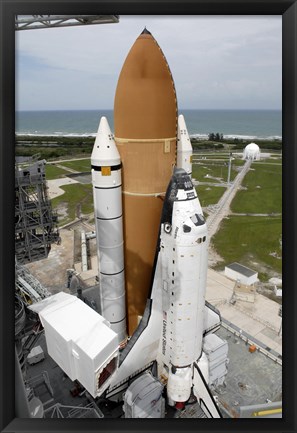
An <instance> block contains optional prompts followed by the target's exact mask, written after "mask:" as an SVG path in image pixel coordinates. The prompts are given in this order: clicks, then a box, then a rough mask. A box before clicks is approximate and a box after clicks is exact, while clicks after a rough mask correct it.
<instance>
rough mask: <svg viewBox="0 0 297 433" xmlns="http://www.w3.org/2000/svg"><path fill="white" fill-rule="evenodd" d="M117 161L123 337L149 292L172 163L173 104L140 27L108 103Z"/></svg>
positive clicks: (163, 65) (167, 75)
mask: <svg viewBox="0 0 297 433" xmlns="http://www.w3.org/2000/svg"><path fill="white" fill-rule="evenodd" d="M114 131H115V142H116V145H117V148H118V150H119V153H120V157H121V162H122V179H123V185H122V191H123V222H124V254H125V283H126V303H127V321H128V333H129V335H131V334H132V333H133V332H134V330H135V329H136V327H137V324H138V322H139V318H140V317H141V316H142V315H143V312H144V309H145V305H146V300H147V296H148V292H149V288H150V282H151V276H152V269H153V262H154V256H155V251H156V246H157V240H158V232H159V225H160V216H161V211H162V204H163V197H164V195H165V191H166V188H167V185H168V182H169V180H170V178H171V176H172V171H173V167H174V165H175V164H176V142H177V101H176V93H175V87H174V82H173V79H172V75H171V72H170V69H169V66H168V64H167V61H166V59H165V56H164V54H163V52H162V50H161V48H160V47H159V45H158V43H157V41H156V40H155V39H154V37H153V36H152V35H151V33H150V32H149V31H147V30H146V29H144V31H143V32H142V33H141V35H140V36H139V37H138V38H137V39H136V41H135V43H134V45H133V46H132V48H131V50H130V52H129V53H128V56H127V58H126V60H125V63H124V65H123V68H122V71H121V73H120V77H119V80H118V84H117V89H116V94H115V101H114Z"/></svg>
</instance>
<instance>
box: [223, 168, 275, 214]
mask: <svg viewBox="0 0 297 433" xmlns="http://www.w3.org/2000/svg"><path fill="white" fill-rule="evenodd" d="M251 168H252V169H251V170H250V171H249V172H248V173H247V175H246V176H245V178H244V180H243V182H242V186H244V187H246V188H247V190H241V191H239V192H238V193H237V194H236V196H235V198H234V200H233V201H232V203H231V210H232V212H244V213H273V212H274V213H279V212H281V211H282V166H281V165H265V164H258V163H256V164H252V166H251Z"/></svg>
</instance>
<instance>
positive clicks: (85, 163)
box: [59, 159, 91, 173]
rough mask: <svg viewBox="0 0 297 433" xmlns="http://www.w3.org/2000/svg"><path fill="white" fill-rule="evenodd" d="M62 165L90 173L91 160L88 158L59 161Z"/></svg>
mask: <svg viewBox="0 0 297 433" xmlns="http://www.w3.org/2000/svg"><path fill="white" fill-rule="evenodd" d="M59 164H60V165H62V166H64V167H69V168H72V169H73V170H76V171H80V172H85V171H89V172H90V173H91V160H90V159H81V160H78V161H65V162H63V161H61V162H60V163H59Z"/></svg>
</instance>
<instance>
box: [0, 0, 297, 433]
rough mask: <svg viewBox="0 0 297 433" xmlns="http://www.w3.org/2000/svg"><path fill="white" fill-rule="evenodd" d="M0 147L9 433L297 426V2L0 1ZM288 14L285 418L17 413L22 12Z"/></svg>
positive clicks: (4, 407) (3, 417)
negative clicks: (17, 37) (17, 21)
mask: <svg viewBox="0 0 297 433" xmlns="http://www.w3.org/2000/svg"><path fill="white" fill-rule="evenodd" d="M0 5H1V8H0V13H1V16H0V18H1V23H0V31H1V51H0V52H1V63H0V64H1V92H0V95H1V104H0V110H1V124H0V125H1V127H0V131H1V146H0V149H1V150H0V151H1V155H0V173H1V177H0V179H1V181H0V187H1V189H0V197H1V210H0V228H1V237H0V248H1V251H0V278H1V289H0V293H1V302H0V308H1V311H0V318H1V355H0V362H1V363H0V375H1V376H0V377H1V379H0V380H1V381H0V389H1V391H0V392H1V397H2V398H1V407H0V426H1V431H3V432H7V433H8V432H18V431H20V432H34V431H36V432H37V431H38V432H60V431H61V432H64V431H69V432H75V431H82V432H91V431H102V432H103V431H104V432H105V431H114V432H116V431H139V430H141V431H156V432H158V431H163V432H164V431H171V432H174V431H178V430H181V431H185V430H193V431H199V432H204V431H205V432H206V431H213V432H224V431H235V432H238V431H243V432H250V431H253V433H256V432H262V431H268V432H275V431H281V432H283V433H284V432H295V431H296V430H297V423H296V409H295V408H296V407H297V404H296V314H295V311H297V305H296V283H297V281H296V264H297V260H296V244H297V238H296V225H297V224H296V222H297V215H296V202H297V200H296V198H297V190H296V183H297V174H296V173H297V164H296V163H297V155H296V154H297V150H296V149H297V137H296V129H297V107H296V105H297V83H296V77H297V60H296V57H297V4H296V1H291V0H242V1H241V0H229V1H225V0H201V1H199V0H196V1H184V2H183V1H182V0H179V1H172V0H171V1H164V0H163V1H159V2H155V1H141V0H139V1H130V2H128V1H112V0H109V1H98V0H94V1H82V0H77V1H75V0H69V1H66V0H62V1H59V0H56V1H55V0H52V1H27V0H25V1H14V0H0ZM98 11H100V13H102V14H119V15H121V14H129V15H133V14H135V15H136V14H137V15H145V14H149V15H153V14H161V15H196V14H197V15H282V22H283V32H282V44H283V86H282V89H283V133H282V135H283V166H284V169H283V289H284V297H283V362H284V368H283V418H282V419H261V420H258V419H254V420H252V419H237V420H234V419H230V420H229V419H223V420H208V419H207V420H200V419H199V420H195V419H194V420H193V419H192V420H190V419H187V420H182V421H181V420H169V419H166V420H113V419H112V420H110V419H103V420H93V419H88V420H81V419H72V420H60V419H52V420H50V419H39V420H37V419H22V418H16V417H15V408H14V402H15V396H14V290H15V289H14V171H13V167H14V139H15V137H14V131H15V128H14V125H15V119H14V113H15V75H14V67H15V58H14V56H15V45H14V44H15V41H14V16H15V15H16V14H35V13H36V14H49V13H57V14H72V13H76V14H80V13H83V14H97V13H98Z"/></svg>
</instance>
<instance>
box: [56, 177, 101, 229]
mask: <svg viewBox="0 0 297 433" xmlns="http://www.w3.org/2000/svg"><path fill="white" fill-rule="evenodd" d="M61 188H62V189H63V190H64V191H65V194H63V195H61V196H59V197H56V198H54V199H53V200H52V206H53V209H54V210H57V212H58V215H60V216H59V226H62V225H64V224H67V223H68V222H70V221H73V220H74V218H75V217H76V211H77V206H78V205H80V206H81V212H82V213H83V214H90V213H91V212H93V210H94V207H93V191H92V185H91V184H87V185H83V184H73V185H65V186H61Z"/></svg>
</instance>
